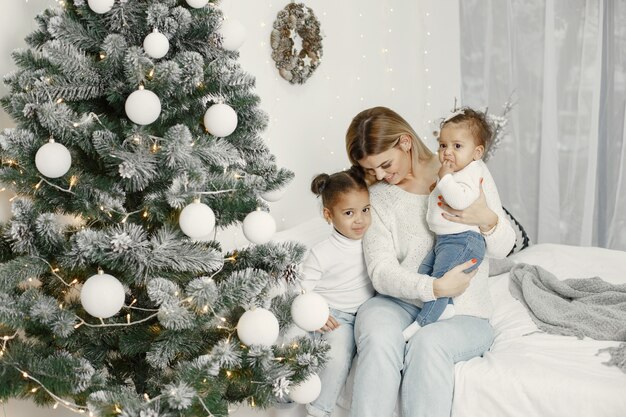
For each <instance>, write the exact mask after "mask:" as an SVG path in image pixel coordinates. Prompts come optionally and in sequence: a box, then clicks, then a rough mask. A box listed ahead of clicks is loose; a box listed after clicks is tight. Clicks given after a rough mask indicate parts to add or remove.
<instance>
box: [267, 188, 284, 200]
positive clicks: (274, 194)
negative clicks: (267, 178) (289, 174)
mask: <svg viewBox="0 0 626 417" xmlns="http://www.w3.org/2000/svg"><path fill="white" fill-rule="evenodd" d="M284 194H285V189H284V188H279V189H278V190H272V191H266V192H264V193H263V194H261V198H262V199H263V200H265V201H269V202H270V203H273V202H275V201H278V200H280V199H281V198H283V195H284Z"/></svg>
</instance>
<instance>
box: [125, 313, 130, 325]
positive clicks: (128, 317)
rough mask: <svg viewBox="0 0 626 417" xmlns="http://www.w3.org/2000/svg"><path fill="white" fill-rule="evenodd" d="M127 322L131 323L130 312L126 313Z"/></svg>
mask: <svg viewBox="0 0 626 417" xmlns="http://www.w3.org/2000/svg"><path fill="white" fill-rule="evenodd" d="M126 323H128V324H130V313H129V314H127V315H126Z"/></svg>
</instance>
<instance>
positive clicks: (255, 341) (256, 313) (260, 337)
mask: <svg viewBox="0 0 626 417" xmlns="http://www.w3.org/2000/svg"><path fill="white" fill-rule="evenodd" d="M278 331H279V328H278V320H277V319H276V317H275V316H274V314H273V313H272V312H271V311H269V310H266V309H264V308H255V309H253V310H248V311H246V312H245V313H243V315H242V316H241V317H240V318H239V322H238V323H237V336H238V337H239V340H241V341H242V342H243V343H244V344H246V345H248V346H250V345H262V346H268V347H269V346H272V345H273V344H274V342H275V341H276V339H277V338H278Z"/></svg>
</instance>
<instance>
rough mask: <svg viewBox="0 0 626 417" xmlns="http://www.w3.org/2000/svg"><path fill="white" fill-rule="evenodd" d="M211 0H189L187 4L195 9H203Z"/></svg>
mask: <svg viewBox="0 0 626 417" xmlns="http://www.w3.org/2000/svg"><path fill="white" fill-rule="evenodd" d="M208 2H209V0H187V4H188V5H189V6H191V7H193V8H194V9H201V8H203V7H204V6H206V5H207V3H208Z"/></svg>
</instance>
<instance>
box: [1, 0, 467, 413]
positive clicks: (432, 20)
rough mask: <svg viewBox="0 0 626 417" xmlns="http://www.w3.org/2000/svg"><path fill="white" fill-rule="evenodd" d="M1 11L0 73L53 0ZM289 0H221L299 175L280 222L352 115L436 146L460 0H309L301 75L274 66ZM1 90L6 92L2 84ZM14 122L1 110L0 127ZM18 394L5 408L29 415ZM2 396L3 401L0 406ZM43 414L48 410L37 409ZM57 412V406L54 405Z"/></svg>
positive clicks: (284, 153) (452, 83) (328, 165)
mask: <svg viewBox="0 0 626 417" xmlns="http://www.w3.org/2000/svg"><path fill="white" fill-rule="evenodd" d="M5 3H6V4H4V12H3V13H2V14H1V15H0V57H1V58H2V59H0V73H2V74H5V73H7V72H8V71H10V70H11V69H13V64H12V62H11V60H10V52H11V50H13V49H14V48H17V47H23V46H25V43H24V41H23V38H24V37H25V36H26V35H27V34H28V33H29V32H30V31H31V30H32V29H33V28H34V27H35V25H34V23H33V22H32V17H34V15H35V14H36V13H37V12H38V11H39V10H41V9H42V8H43V7H44V6H45V5H49V4H54V3H55V1H53V0H11V1H9V2H5ZM286 4H287V0H283V1H281V2H276V1H274V0H270V1H258V0H223V1H222V4H221V7H222V9H223V10H224V12H225V14H226V15H227V16H228V17H229V18H231V19H237V20H239V21H241V22H242V23H243V24H244V25H245V26H246V28H247V41H246V43H245V44H244V45H243V46H242V48H241V50H240V52H241V58H240V61H241V63H242V65H243V67H244V69H246V70H247V71H248V72H250V73H251V74H253V75H254V76H255V77H256V79H257V90H256V92H257V93H258V94H259V96H260V97H261V99H262V103H261V107H262V108H263V110H265V111H266V112H267V113H268V115H269V117H270V124H269V127H268V129H267V131H266V134H265V138H266V140H267V143H268V145H269V147H270V149H271V150H272V152H273V153H274V154H275V155H276V157H277V159H278V163H279V165H281V166H284V167H286V168H289V169H291V170H293V171H294V172H295V174H296V178H295V179H294V181H293V182H292V183H291V184H290V185H289V187H288V189H287V192H286V194H285V196H284V197H283V199H282V200H280V201H278V202H276V203H272V204H271V210H272V214H273V215H274V217H275V218H276V220H277V223H278V226H279V229H282V228H285V227H291V226H293V225H295V224H297V223H300V222H302V221H303V220H306V219H309V218H311V217H314V216H315V215H317V214H318V212H319V206H318V203H317V201H316V200H315V198H314V196H313V195H312V194H311V193H310V191H309V184H310V181H311V178H312V177H313V176H314V175H315V174H318V173H320V172H334V171H336V170H340V169H342V168H347V167H348V159H347V157H346V156H345V151H344V134H345V131H346V128H347V126H348V124H349V123H350V120H351V119H352V117H353V116H354V115H355V114H356V113H358V112H359V111H360V110H362V109H365V108H367V107H372V106H377V105H384V106H388V107H391V108H393V109H394V110H396V111H398V112H399V113H400V114H401V115H403V116H404V117H405V118H406V119H407V120H408V121H409V122H411V123H412V125H413V126H414V127H415V129H416V130H417V132H418V133H419V134H420V135H423V136H424V137H425V138H426V140H427V143H429V145H431V146H434V139H433V138H432V133H431V132H432V130H433V129H434V128H435V127H436V124H435V122H436V120H437V118H438V117H441V116H443V115H445V114H446V113H447V112H448V111H449V110H450V109H451V108H452V105H453V101H454V98H455V97H460V66H459V41H458V39H459V26H458V0H439V1H437V0H420V1H393V0H340V1H329V0H307V1H306V4H307V6H309V7H311V8H312V9H313V10H314V12H315V14H316V15H317V17H318V19H319V20H320V22H321V27H322V31H323V34H324V36H325V37H324V41H323V46H324V55H323V61H322V64H321V65H320V66H319V67H318V69H317V71H316V72H315V73H314V74H313V76H312V77H311V78H310V79H309V80H308V81H307V82H306V83H305V84H304V85H291V84H289V83H288V82H286V81H285V80H283V79H282V78H280V77H279V76H278V72H277V70H276V68H275V67H274V62H273V61H272V59H271V56H270V55H271V48H270V46H269V36H270V32H271V29H272V24H273V22H274V20H275V18H276V13H277V12H278V11H279V10H280V9H282V8H283V7H284V6H285V5H286ZM0 94H2V95H4V94H6V89H5V88H4V86H2V87H0ZM8 126H11V122H10V120H9V119H8V117H7V115H6V113H4V111H1V113H0V127H8ZM21 404H22V403H13V405H12V404H9V406H8V408H7V409H6V411H7V417H22V416H29V417H36V415H37V414H36V413H35V412H34V411H32V410H30V409H29V410H28V411H20V410H24V409H23V407H21ZM1 408H2V406H0V409H1ZM40 415H42V416H43V415H48V413H47V412H43V411H42V412H41V414H40ZM59 415H61V414H59Z"/></svg>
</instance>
